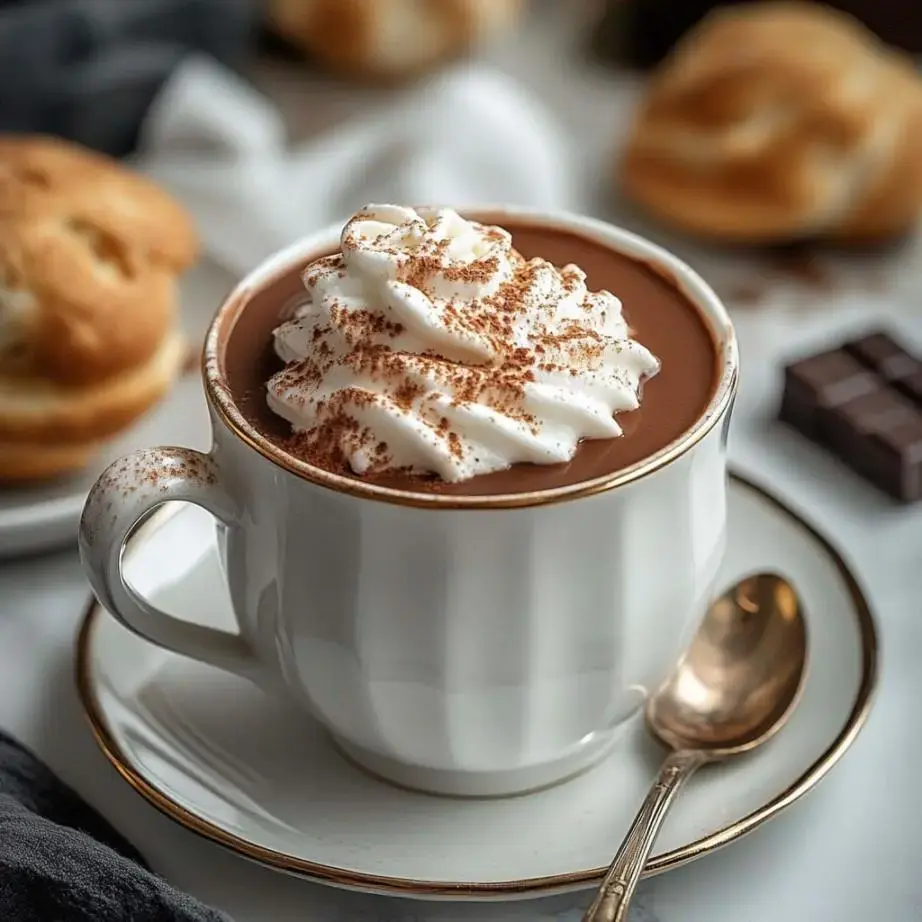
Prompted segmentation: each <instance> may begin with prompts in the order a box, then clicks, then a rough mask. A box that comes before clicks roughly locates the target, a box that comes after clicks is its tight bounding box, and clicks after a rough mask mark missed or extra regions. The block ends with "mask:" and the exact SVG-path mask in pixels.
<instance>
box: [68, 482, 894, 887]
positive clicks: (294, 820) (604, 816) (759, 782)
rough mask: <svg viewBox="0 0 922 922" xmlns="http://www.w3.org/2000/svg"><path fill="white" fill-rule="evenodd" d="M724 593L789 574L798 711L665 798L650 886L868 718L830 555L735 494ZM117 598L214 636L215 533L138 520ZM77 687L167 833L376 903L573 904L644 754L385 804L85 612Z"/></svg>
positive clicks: (197, 517) (297, 732) (310, 743)
mask: <svg viewBox="0 0 922 922" xmlns="http://www.w3.org/2000/svg"><path fill="white" fill-rule="evenodd" d="M729 524H730V540H729V552H728V557H727V561H726V565H725V568H724V571H723V580H724V582H725V583H729V582H731V581H733V580H735V579H736V578H738V577H739V576H741V575H743V574H745V573H750V572H752V571H755V570H764V569H769V570H774V571H777V572H780V573H783V574H786V575H787V576H789V577H790V578H791V579H792V580H793V581H794V583H795V584H796V586H797V588H798V590H799V591H800V593H801V594H802V597H803V602H804V605H805V609H806V613H807V621H808V632H809V638H810V643H811V666H810V672H809V676H808V679H807V683H806V687H805V690H804V695H803V699H802V701H801V704H800V706H799V708H798V709H797V711H796V712H795V714H794V715H793V717H792V719H791V722H790V723H789V725H788V726H787V728H786V729H785V730H784V731H783V732H782V733H781V734H779V736H778V737H777V738H776V739H775V740H774V741H773V742H771V743H770V744H768V745H767V746H766V747H764V748H763V749H762V750H761V751H758V752H756V753H755V754H753V755H751V756H747V757H741V758H740V759H738V760H736V761H734V762H732V763H730V764H726V765H721V766H716V767H713V768H708V769H705V770H704V771H702V772H700V773H699V775H698V776H697V777H696V778H695V779H694V780H693V781H692V783H691V784H690V786H689V787H688V789H687V790H686V791H685V792H684V793H683V794H682V796H681V797H680V798H679V800H678V802H677V804H676V806H675V809H674V812H673V814H672V815H671V816H670V818H669V820H668V822H667V824H666V827H665V829H664V830H663V832H662V834H661V836H660V838H659V841H658V843H657V854H656V856H655V857H654V858H653V859H652V862H651V864H650V865H649V867H648V872H649V873H656V872H659V871H664V870H668V869H670V868H674V867H676V866H678V865H680V864H682V863H684V862H686V861H690V860H692V859H694V858H697V857H699V856H700V855H703V854H705V853H707V852H710V851H713V850H714V849H716V848H719V847H720V846H722V845H725V844H727V843H728V842H731V841H733V840H734V839H736V838H738V837H740V836H741V835H743V834H745V833H746V832H748V831H750V830H751V829H753V828H754V827H756V826H757V825H759V824H760V823H762V822H764V821H765V820H768V819H770V818H772V817H774V816H776V815H777V814H778V813H779V812H780V811H781V810H782V809H784V808H785V807H787V806H788V805H789V804H791V803H792V802H793V801H795V800H796V799H797V798H798V797H800V796H801V795H803V794H804V793H806V791H807V790H809V789H810V788H811V787H813V785H815V784H816V783H817V782H818V781H819V780H820V778H822V777H823V775H824V774H825V773H826V772H827V771H828V770H829V769H830V768H831V767H832V766H833V765H834V764H835V763H836V762H837V760H838V759H839V758H840V756H841V755H842V754H843V753H844V752H845V750H846V749H847V748H848V746H849V745H850V744H851V743H852V741H853V740H854V738H855V736H856V735H857V733H858V731H859V729H860V727H861V726H862V724H863V722H864V719H865V717H866V716H867V713H868V709H869V707H870V700H871V693H872V690H873V687H874V684H875V678H876V636H875V630H874V625H873V620H872V617H871V614H870V612H869V610H868V606H867V603H866V601H865V599H864V597H863V595H862V593H861V591H860V589H859V588H858V586H857V584H856V583H855V581H854V579H853V577H852V576H851V574H850V573H849V570H848V568H847V566H846V565H845V564H844V563H843V562H842V560H841V558H839V556H838V555H837V554H836V552H835V551H834V550H833V549H832V548H831V547H830V546H829V545H828V544H827V543H826V542H825V541H824V539H823V538H821V537H820V536H819V535H818V534H816V533H815V532H814V531H813V530H812V529H811V528H810V526H808V525H807V524H805V523H804V522H803V521H802V520H800V519H799V518H798V517H797V516H796V515H795V514H794V513H792V512H791V511H789V510H788V509H786V508H785V507H784V506H782V505H781V504H780V503H778V502H777V501H776V500H774V499H772V498H771V497H769V496H768V495H767V494H765V493H763V492H761V491H760V490H758V489H757V488H755V487H753V486H751V485H747V484H745V483H744V482H743V481H740V480H734V481H733V484H732V488H731V495H730V504H729ZM127 566H128V568H129V577H130V579H131V580H132V582H133V583H134V584H135V586H136V587H137V588H138V589H139V590H141V591H142V592H145V593H147V594H150V595H152V596H153V598H155V599H156V601H157V602H158V603H159V604H160V605H162V606H163V607H165V608H167V609H168V610H172V611H174V612H176V613H177V614H179V613H182V614H183V615H184V616H186V617H190V618H194V619H195V620H198V621H201V622H203V623H208V624H214V625H223V626H228V625H229V624H230V622H231V615H230V611H229V603H228V598H227V592H226V589H225V588H224V584H223V579H222V576H221V570H220V565H219V563H218V555H217V552H216V549H215V536H214V526H213V524H212V523H211V521H210V520H209V519H208V517H207V516H206V515H204V513H202V512H201V511H200V510H196V509H190V508H188V507H184V506H179V507H171V508H170V509H168V510H167V511H166V513H165V514H162V515H160V516H159V517H158V518H155V519H152V520H151V521H150V522H149V523H148V524H147V526H146V527H145V528H144V529H142V530H141V531H140V532H139V533H138V535H137V537H136V538H135V540H134V542H133V543H132V546H131V547H130V548H129V553H128V555H127ZM77 679H78V686H79V689H80V693H81V696H82V699H83V703H84V706H85V708H86V710H87V712H88V714H89V717H90V721H91V723H92V726H93V730H94V733H95V735H96V738H97V740H98V742H99V744H100V746H101V747H102V748H103V750H104V751H105V753H106V755H107V756H108V757H109V759H110V760H111V761H112V762H113V763H114V764H115V766H116V767H117V768H118V770H119V771H120V772H121V774H122V775H123V776H124V777H125V778H126V779H127V780H128V782H129V783H130V784H132V785H133V786H134V787H135V788H136V789H137V790H138V791H139V792H140V793H141V794H143V795H144V796H145V797H146V798H147V799H148V800H150V801H151V802H152V803H153V804H154V805H155V806H157V807H158V808H160V809H161V810H162V811H163V812H164V813H166V814H167V815H168V816H170V817H172V818H173V819H175V820H177V821H178V822H180V823H182V824H184V825H185V826H187V827H189V828H190V829H192V830H194V831H195V832H198V833H200V834H202V835H204V836H206V837H208V838H210V839H213V840H214V841H216V842H219V843H221V844H222V845H225V846H227V847H229V848H231V849H233V850H234V851H237V852H239V853H240V854H242V855H244V856H246V857H248V858H251V859H253V860H254V861H258V862H260V863H262V864H265V865H268V866H270V867H274V868H278V869H281V870H284V871H288V872H290V873H293V874H298V875H301V876H303V877H307V878H311V879H314V880H319V881H323V882H327V883H330V884H334V885H337V886H342V887H348V888H355V889H361V890H366V891H370V892H375V893H392V894H400V895H403V896H417V897H423V896H425V897H428V898H432V897H434V896H442V897H449V898H451V899H455V900H459V899H471V900H473V899H502V898H506V899H517V898H525V897H537V896H544V895H547V894H549V893H552V892H560V891H565V890H573V889H578V888H581V887H585V886H587V885H588V884H590V883H591V882H592V881H594V880H596V879H597V878H598V876H599V875H600V873H601V871H602V868H603V866H604V865H605V864H607V862H608V861H609V859H610V857H611V855H612V854H613V852H614V850H615V848H616V846H617V845H618V842H619V841H620V839H621V837H622V836H623V834H624V832H625V831H626V829H627V826H628V824H629V823H630V820H631V819H632V817H633V814H634V811H635V810H636V809H637V806H638V804H639V802H640V800H641V799H642V797H643V795H644V793H645V792H646V789H647V786H648V785H649V783H650V780H651V778H652V777H653V774H654V771H655V769H656V765H657V760H658V758H659V757H660V753H659V752H658V751H657V749H656V747H655V746H654V745H653V744H652V743H651V742H650V741H649V739H648V738H647V736H646V735H645V731H644V730H643V728H642V726H641V725H640V723H639V722H636V723H635V724H634V725H633V726H631V727H630V728H629V729H628V730H627V731H625V734H624V735H623V737H622V738H621V739H620V741H619V743H618V744H617V746H616V748H615V750H614V752H613V753H612V755H611V757H610V758H608V759H607V760H606V761H605V762H603V763H602V764H600V765H599V766H597V767H596V768H594V769H593V770H592V771H590V772H588V773H587V774H585V775H583V776H582V777H580V778H578V779H576V780H574V781H571V782H569V783H567V784H564V785H561V786H559V787H556V788H552V789H549V790H545V791H542V792H539V793H535V794H530V795H528V796H524V797H518V798H510V799H505V800H481V801H469V800H467V801H466V800H452V799H447V798H437V797H431V796H426V795H422V794H417V793H412V792H409V791H404V790H400V789H397V788H394V787H390V786H388V785H387V784H385V783H383V782H380V781H378V780H376V779H374V778H372V777H370V776H367V775H365V774H364V773H363V772H362V771H360V770H359V769H357V768H355V767H353V766H352V765H351V764H350V763H348V762H346V761H344V759H343V758H342V757H341V756H340V755H339V754H338V752H337V751H336V750H335V749H334V748H333V747H332V746H331V744H330V743H329V741H328V740H327V737H326V736H325V734H324V733H323V731H322V730H321V729H320V728H319V727H318V726H317V725H316V724H315V723H313V722H312V721H311V720H310V719H308V718H305V717H303V716H301V715H299V714H297V713H296V712H294V711H293V710H292V709H291V708H289V707H288V706H287V705H285V704H284V703H282V702H278V701H275V700H271V699H269V698H267V697H265V696H264V695H263V694H262V693H261V692H260V691H258V690H256V689H255V688H252V687H250V686H249V685H248V684H247V683H246V682H244V681H241V680H239V679H236V678H233V677H231V676H227V675H224V674H222V673H220V672H218V671H215V670H213V669H211V668H209V667H207V666H202V665H199V664H197V663H195V662H193V661H191V660H188V659H185V658H183V657H180V656H175V655H173V654H170V653H166V652H164V651H162V650H160V649H158V648H156V647H153V646H151V645H150V644H148V643H147V642H145V641H143V640H141V639H140V638H138V637H136V636H135V635H133V634H131V633H130V632H128V631H126V630H125V629H124V628H122V627H120V626H119V625H118V624H117V623H116V622H115V621H114V620H113V619H112V618H111V617H109V616H108V615H107V614H106V613H105V611H104V610H102V609H99V608H98V607H93V608H91V609H90V611H89V613H88V615H87V619H86V622H85V624H84V627H83V630H82V631H81V635H80V641H79V651H78V676H77Z"/></svg>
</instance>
